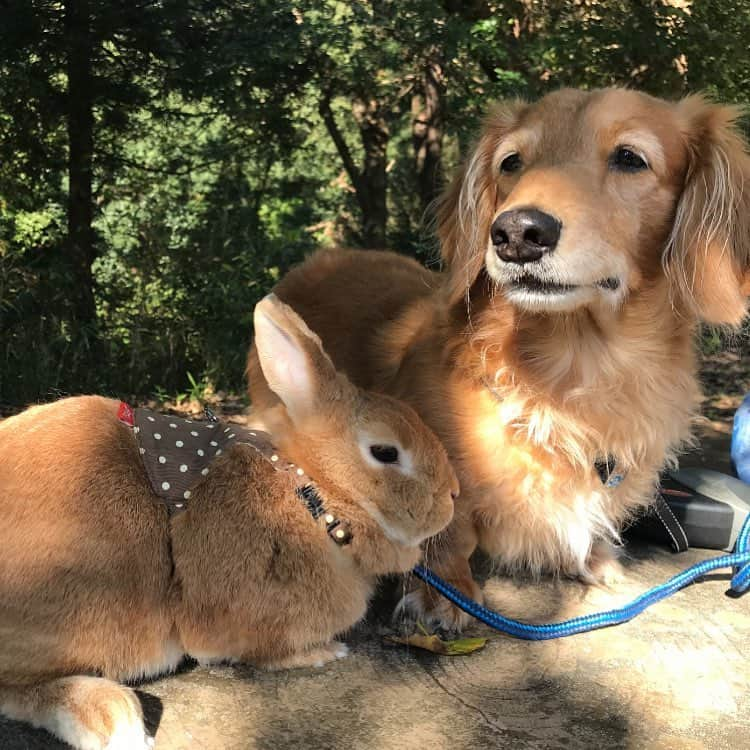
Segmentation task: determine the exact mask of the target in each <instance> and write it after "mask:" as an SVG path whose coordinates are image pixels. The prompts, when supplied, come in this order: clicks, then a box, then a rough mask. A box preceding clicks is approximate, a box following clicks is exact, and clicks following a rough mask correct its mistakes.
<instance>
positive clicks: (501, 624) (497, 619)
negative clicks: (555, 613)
mask: <svg viewBox="0 0 750 750" xmlns="http://www.w3.org/2000/svg"><path fill="white" fill-rule="evenodd" d="M720 568H732V569H733V577H732V582H731V584H730V586H731V589H732V591H734V592H735V593H736V594H744V593H745V592H746V591H747V590H748V588H749V587H750V515H749V516H748V517H747V518H746V519H745V523H744V524H743V526H742V529H741V530H740V533H739V536H738V537H737V544H736V545H735V552H734V553H733V554H731V555H721V556H720V557H715V558H713V559H712V560H704V561H703V562H699V563H696V564H695V565H691V566H690V567H689V568H688V569H687V570H684V571H683V572H682V573H678V574H677V575H676V576H673V577H672V578H670V579H669V580H668V581H666V582H665V583H662V584H660V585H659V586H655V587H654V588H652V589H650V590H649V591H646V592H645V593H644V594H641V595H640V596H639V597H637V598H636V599H634V600H633V601H632V602H630V604H626V605H625V606H624V607H620V608H618V609H610V610H608V611H606V612H598V613H596V614H591V615H582V616H581V617H573V618H572V619H570V620H564V621H563V622H556V623H550V624H547V625H532V624H530V623H526V622H520V621H519V620H511V619H510V618H508V617H503V615H501V614H499V613H498V612H493V611H492V610H491V609H487V607H483V606H482V605H481V604H478V603H477V602H475V601H473V600H472V599H469V598H468V597H466V596H464V595H463V594H462V593H461V592H460V591H459V590H458V589H456V588H454V587H453V586H451V585H450V584H449V583H446V581H444V580H443V579H442V578H440V577H439V576H437V575H435V574H434V573H433V572H432V571H431V570H429V569H427V568H424V567H422V566H421V565H417V566H416V567H415V568H414V571H413V572H414V575H416V576H417V577H418V578H421V579H422V580H423V581H424V582H425V583H427V584H429V585H430V586H432V587H433V588H435V589H436V590H437V591H439V592H440V593H441V594H442V595H443V596H444V597H446V598H447V599H449V600H450V601H451V602H453V603H454V604H455V605H456V606H457V607H460V608H461V609H462V610H463V611H464V612H466V613H467V614H470V615H471V616H472V617H475V618H476V619H477V620H479V621H480V622H483V623H484V624H485V625H489V626H490V627H491V628H494V629H495V630H499V631H500V632H501V633H506V634H507V635H511V636H513V637H514V638H523V639H525V640H528V641H546V640H550V639H552V638H564V637H565V636H568V635H575V634H576V633H587V632H588V631H590V630H598V629H599V628H607V627H610V626H611V625H620V624H621V623H623V622H627V621H628V620H632V619H633V618H634V617H635V616H636V615H639V614H640V613H641V612H643V610H644V609H646V608H647V607H650V606H651V605H652V604H656V602H659V601H661V600H662V599H666V598H667V597H668V596H672V594H674V593H675V592H677V591H679V590H680V589H682V588H684V587H685V586H687V585H688V584H691V583H693V582H694V581H696V580H698V579H699V578H702V577H703V576H704V575H706V574H707V573H710V572H711V571H713V570H719V569H720Z"/></svg>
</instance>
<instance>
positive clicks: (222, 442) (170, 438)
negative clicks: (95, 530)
mask: <svg viewBox="0 0 750 750" xmlns="http://www.w3.org/2000/svg"><path fill="white" fill-rule="evenodd" d="M118 418H119V419H120V421H121V422H123V423H124V424H126V425H128V426H131V427H132V428H133V434H134V436H135V438H136V443H137V445H138V451H139V453H140V454H141V459H142V460H143V466H144V468H145V469H146V474H147V475H148V478H149V481H150V482H151V487H152V489H153V491H154V493H155V494H156V495H157V496H158V497H160V498H162V499H163V500H164V504H165V505H166V506H167V509H168V510H169V512H170V514H172V513H179V512H181V511H184V510H185V509H186V508H187V505H188V501H189V500H190V497H191V495H192V493H193V492H194V491H195V488H196V487H197V486H198V485H199V484H200V483H201V482H202V481H204V480H205V479H206V478H207V477H209V476H210V474H211V466H212V462H213V461H214V460H215V459H217V458H218V457H219V456H221V455H222V454H223V453H225V452H227V451H228V450H229V449H230V448H231V447H232V445H234V444H235V443H243V444H245V445H250V446H252V447H253V448H254V449H255V450H257V451H258V453H260V454H261V455H262V456H263V457H264V458H265V459H266V460H267V461H268V462H269V463H270V464H271V465H272V466H273V467H274V469H276V470H277V471H283V472H286V473H289V474H291V475H292V476H293V477H294V481H295V484H296V485H297V497H298V498H299V499H300V500H301V501H302V502H303V503H304V504H305V506H306V507H307V509H308V511H309V512H310V513H311V515H312V516H313V518H314V519H315V520H316V521H317V520H318V518H320V517H322V518H323V521H324V522H325V524H326V531H327V532H328V534H329V536H330V537H331V538H332V539H333V540H334V541H335V542H336V543H337V544H348V542H349V541H350V538H351V535H350V533H349V530H348V528H347V526H346V524H343V523H342V522H341V521H339V519H337V518H334V516H332V515H331V514H329V513H326V512H325V508H324V507H323V504H322V499H321V498H320V496H319V495H318V494H317V490H315V488H314V485H313V483H312V480H311V479H310V477H309V476H308V475H307V473H306V472H305V470H304V469H303V468H302V467H300V466H295V465H294V464H293V463H290V462H289V461H286V460H285V459H284V458H283V457H282V456H280V455H279V453H278V452H277V450H276V448H275V447H274V445H273V443H272V442H271V436H270V435H269V434H268V433H266V432H263V431H261V430H249V429H247V428H246V427H241V426H240V425H236V424H227V423H225V422H218V421H202V420H201V421H196V420H192V419H183V418H181V417H174V416H170V415H168V414H159V413H158V412H154V411H151V410H150V409H140V408H139V409H131V408H130V407H129V406H128V405H127V404H124V403H123V404H121V405H120V409H119V411H118Z"/></svg>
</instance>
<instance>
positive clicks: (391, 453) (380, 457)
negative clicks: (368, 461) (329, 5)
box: [370, 445, 398, 464]
mask: <svg viewBox="0 0 750 750" xmlns="http://www.w3.org/2000/svg"><path fill="white" fill-rule="evenodd" d="M370 453H372V457H373V458H374V459H375V460H376V461H380V463H381V464H395V463H396V462H397V461H398V448H396V447H395V446H393V445H371V446H370Z"/></svg>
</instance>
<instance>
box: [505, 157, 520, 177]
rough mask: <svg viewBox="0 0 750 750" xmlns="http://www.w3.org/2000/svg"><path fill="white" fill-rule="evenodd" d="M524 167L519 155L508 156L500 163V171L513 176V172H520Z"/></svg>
mask: <svg viewBox="0 0 750 750" xmlns="http://www.w3.org/2000/svg"><path fill="white" fill-rule="evenodd" d="M522 166H523V162H522V161H521V156H520V155H519V154H508V156H506V157H505V158H504V159H503V160H502V161H501V162H500V171H501V172H502V173H503V174H513V172H518V170H519V169H521V167H522Z"/></svg>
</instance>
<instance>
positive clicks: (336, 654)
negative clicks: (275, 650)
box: [265, 641, 349, 671]
mask: <svg viewBox="0 0 750 750" xmlns="http://www.w3.org/2000/svg"><path fill="white" fill-rule="evenodd" d="M348 655H349V647H348V646H347V645H346V644H345V643H339V642H338V641H331V642H330V643H327V644H325V645H324V646H316V647H315V648H311V649H309V650H308V651H302V652H300V653H298V654H292V655H291V656H287V657H285V658H284V659H279V660H278V661H275V662H271V663H269V664H266V665H265V668H266V669H268V670H272V671H276V670H279V669H297V668H299V667H323V666H325V665H326V664H329V663H330V662H332V661H336V660H337V659H345V658H346V657H347V656H348Z"/></svg>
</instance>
